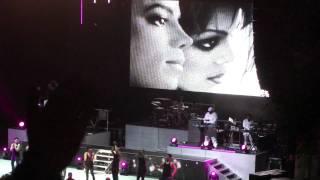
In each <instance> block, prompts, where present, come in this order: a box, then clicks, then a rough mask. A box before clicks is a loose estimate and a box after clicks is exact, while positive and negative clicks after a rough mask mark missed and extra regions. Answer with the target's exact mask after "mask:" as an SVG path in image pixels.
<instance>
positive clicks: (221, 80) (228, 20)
mask: <svg viewBox="0 0 320 180" xmlns="http://www.w3.org/2000/svg"><path fill="white" fill-rule="evenodd" d="M210 17H211V18H209V21H208V22H207V25H206V27H205V28H204V30H203V31H201V32H200V33H197V34H191V37H192V38H193V44H192V46H190V47H188V48H186V49H185V50H184V53H185V57H186V62H185V66H184V72H183V75H182V76H181V79H180V81H179V87H180V88H181V89H183V90H188V91H200V92H221V91H223V89H225V88H226V87H227V86H229V85H227V84H229V82H227V81H228V80H227V78H228V76H227V74H228V73H232V72H227V66H229V65H230V64H231V62H233V61H234V55H233V52H232V51H231V47H230V43H229V41H228V38H229V35H230V32H231V29H232V27H233V23H234V19H237V18H234V11H233V9H232V8H228V7H216V8H215V9H214V10H212V12H211V13H210Z"/></svg>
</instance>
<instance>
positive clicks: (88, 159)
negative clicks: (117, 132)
mask: <svg viewBox="0 0 320 180" xmlns="http://www.w3.org/2000/svg"><path fill="white" fill-rule="evenodd" d="M111 153H112V155H113V160H112V162H111V173H112V179H113V180H118V179H119V176H118V175H119V163H120V148H119V147H118V145H117V142H115V141H114V142H113V146H112V148H111ZM94 160H95V153H94V151H93V149H92V148H87V150H86V152H85V153H84V168H85V174H86V180H88V179H89V172H90V174H91V176H92V180H95V176H94ZM137 162H138V166H137V180H140V178H141V180H144V178H145V176H146V173H147V166H146V157H145V155H144V151H143V150H142V151H139V152H138V154H137ZM160 168H161V169H162V175H161V177H160V180H171V179H174V177H175V175H176V173H177V168H176V165H175V163H174V161H173V158H172V155H171V154H167V156H166V158H165V160H164V162H162V164H161V165H160ZM107 179H109V178H107Z"/></svg>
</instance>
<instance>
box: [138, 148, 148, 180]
mask: <svg viewBox="0 0 320 180" xmlns="http://www.w3.org/2000/svg"><path fill="white" fill-rule="evenodd" d="M137 158H138V170H137V180H139V179H140V177H141V179H142V180H144V177H145V176H146V172H147V166H146V158H145V157H144V151H143V150H142V151H139V153H138V157H137Z"/></svg>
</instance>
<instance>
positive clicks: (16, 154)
mask: <svg viewBox="0 0 320 180" xmlns="http://www.w3.org/2000/svg"><path fill="white" fill-rule="evenodd" d="M20 150H21V144H20V141H19V138H17V137H16V138H14V142H13V143H12V144H11V146H10V152H11V168H12V170H13V169H14V167H15V166H14V162H16V166H17V165H18V164H19V163H20Z"/></svg>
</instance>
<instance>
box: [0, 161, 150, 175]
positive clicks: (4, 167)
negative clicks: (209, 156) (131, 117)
mask: <svg viewBox="0 0 320 180" xmlns="http://www.w3.org/2000/svg"><path fill="white" fill-rule="evenodd" d="M0 167H1V168H0V177H1V176H2V175H4V174H7V173H10V172H11V165H10V161H9V160H4V159H0ZM69 172H72V176H73V179H76V180H85V179H86V176H85V172H84V170H79V169H76V168H72V167H68V168H67V174H68V173H69ZM107 177H110V179H112V175H111V174H105V173H100V172H95V178H96V179H101V180H104V179H106V178H107ZM66 178H67V176H66ZM89 179H91V176H89ZM119 179H121V180H136V179H137V178H136V176H122V175H119ZM145 179H146V180H153V179H155V178H149V177H146V178H145Z"/></svg>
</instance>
